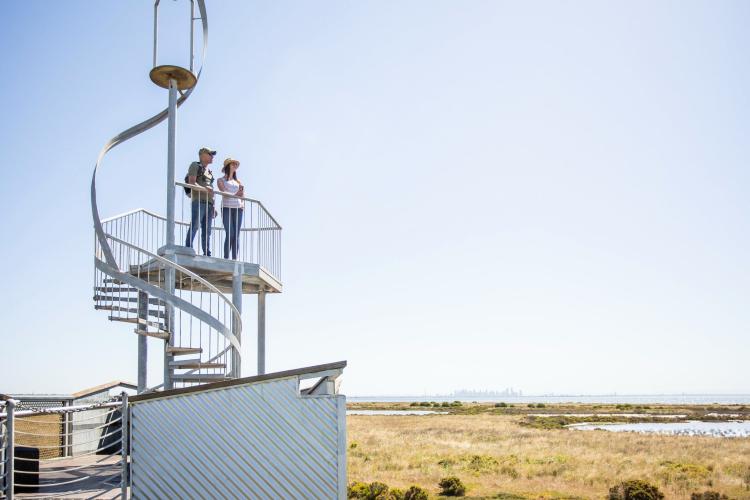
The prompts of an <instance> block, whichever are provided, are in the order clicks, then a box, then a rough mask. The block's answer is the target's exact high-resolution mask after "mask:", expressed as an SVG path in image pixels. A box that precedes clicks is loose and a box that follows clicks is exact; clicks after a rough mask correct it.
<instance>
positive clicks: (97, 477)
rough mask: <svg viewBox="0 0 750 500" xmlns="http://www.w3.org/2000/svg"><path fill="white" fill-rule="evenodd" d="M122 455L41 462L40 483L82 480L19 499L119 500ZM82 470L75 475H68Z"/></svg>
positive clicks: (49, 487)
mask: <svg viewBox="0 0 750 500" xmlns="http://www.w3.org/2000/svg"><path fill="white" fill-rule="evenodd" d="M119 461H120V456H119V455H114V456H102V455H88V456H82V457H74V458H66V459H62V460H55V461H53V462H42V464H43V465H42V466H41V472H43V473H42V474H40V476H39V477H41V478H42V479H41V483H42V484H44V483H63V482H69V481H75V480H78V479H82V478H84V477H87V476H89V477H87V478H86V479H83V480H81V481H77V482H74V483H71V484H64V485H60V486H47V487H40V488H39V490H38V491H37V492H34V493H31V492H23V493H21V492H17V493H16V495H15V496H16V498H68V499H71V498H86V499H94V498H96V499H102V500H103V499H112V498H120V493H121V490H120V474H121V469H120V465H119V464H118V463H119ZM78 467H82V468H81V469H78V470H75V471H65V469H73V468H78Z"/></svg>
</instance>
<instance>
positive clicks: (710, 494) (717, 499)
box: [690, 491, 729, 500]
mask: <svg viewBox="0 0 750 500" xmlns="http://www.w3.org/2000/svg"><path fill="white" fill-rule="evenodd" d="M690 500H729V497H728V496H726V495H722V494H721V493H719V492H718V491H704V492H703V493H693V494H692V495H690Z"/></svg>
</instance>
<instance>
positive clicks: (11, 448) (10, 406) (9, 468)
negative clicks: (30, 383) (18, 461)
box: [5, 399, 16, 500]
mask: <svg viewBox="0 0 750 500" xmlns="http://www.w3.org/2000/svg"><path fill="white" fill-rule="evenodd" d="M15 410H16V401H15V400H14V399H9V400H7V401H6V402H5V413H6V414H7V417H6V420H5V432H6V433H7V434H8V439H7V440H6V441H5V442H6V450H7V451H6V455H7V457H6V459H5V460H6V462H5V496H6V497H7V498H8V500H13V486H14V482H15V481H14V480H15V477H14V476H15V471H14V469H15V468H16V465H15V446H16V440H15V436H14V432H13V428H14V427H15V422H14V421H15V415H14V413H15Z"/></svg>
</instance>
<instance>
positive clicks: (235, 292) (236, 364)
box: [232, 264, 242, 378]
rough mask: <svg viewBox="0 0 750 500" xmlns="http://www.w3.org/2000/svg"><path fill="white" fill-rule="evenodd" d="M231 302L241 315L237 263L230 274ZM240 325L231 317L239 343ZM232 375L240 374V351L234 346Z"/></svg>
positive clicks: (240, 285)
mask: <svg viewBox="0 0 750 500" xmlns="http://www.w3.org/2000/svg"><path fill="white" fill-rule="evenodd" d="M232 304H234V307H236V308H237V310H238V311H239V312H240V315H242V269H241V268H240V267H239V264H236V265H235V267H234V274H233V275H232ZM240 326H241V324H240V323H239V322H238V321H237V320H236V319H235V318H232V333H234V335H235V337H237V340H239V341H240V345H241V344H242V338H241V332H240ZM232 375H233V376H234V377H237V378H239V377H241V376H242V353H241V352H240V350H239V349H236V348H232Z"/></svg>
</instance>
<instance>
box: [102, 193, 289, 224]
mask: <svg viewBox="0 0 750 500" xmlns="http://www.w3.org/2000/svg"><path fill="white" fill-rule="evenodd" d="M242 199H243V200H245V201H255V200H250V198H242ZM257 203H258V205H259V206H260V207H261V208H263V210H264V211H265V207H263V206H262V204H261V203H260V202H257ZM265 213H266V214H268V212H267V211H265ZM137 214H146V215H148V216H151V217H153V218H154V219H159V220H161V221H164V222H166V221H167V218H166V217H164V216H163V215H159V214H157V213H156V212H152V211H151V210H149V209H147V208H135V209H133V210H128V211H127V212H123V213H121V214H117V215H113V216H112V217H107V218H106V219H102V224H106V223H108V222H114V221H116V220H118V219H122V218H124V217H128V216H129V215H137ZM268 217H269V218H270V219H272V220H273V217H271V214H268ZM174 223H175V224H178V225H180V226H190V223H189V222H186V221H182V220H175V221H174ZM274 224H277V223H276V221H275V220H274ZM211 228H212V229H218V230H223V229H224V227H222V226H211ZM281 229H283V228H282V227H281V226H279V225H278V224H277V225H276V226H275V227H248V228H245V227H241V228H240V232H246V231H248V232H254V231H278V230H281Z"/></svg>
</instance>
